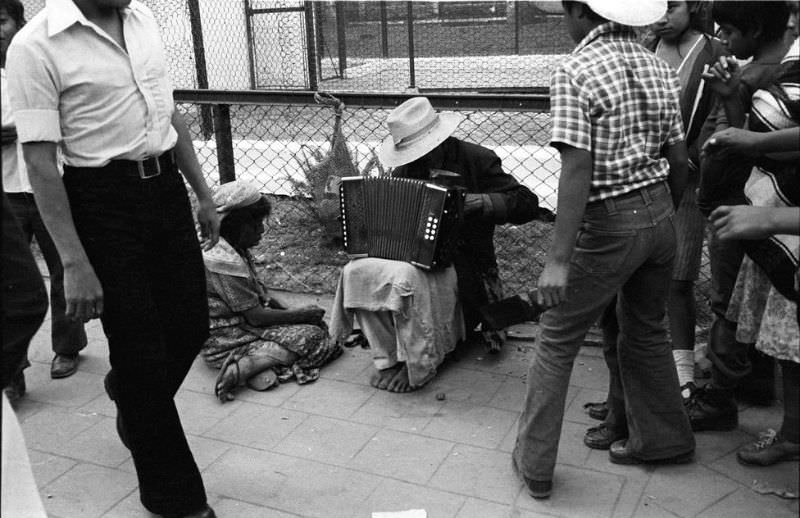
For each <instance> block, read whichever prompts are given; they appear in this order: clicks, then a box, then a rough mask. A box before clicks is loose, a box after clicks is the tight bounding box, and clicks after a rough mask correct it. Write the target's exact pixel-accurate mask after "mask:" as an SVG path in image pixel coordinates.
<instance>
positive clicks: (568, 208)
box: [537, 145, 592, 307]
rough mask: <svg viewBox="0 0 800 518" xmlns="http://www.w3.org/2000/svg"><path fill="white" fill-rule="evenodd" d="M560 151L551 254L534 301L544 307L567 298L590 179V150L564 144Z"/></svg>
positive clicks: (540, 277) (556, 303)
mask: <svg viewBox="0 0 800 518" xmlns="http://www.w3.org/2000/svg"><path fill="white" fill-rule="evenodd" d="M560 151H561V176H560V178H559V180H558V216H557V217H556V225H555V232H554V233H553V242H552V244H551V245H550V253H549V254H548V255H547V261H546V262H545V266H544V269H543V270H542V274H541V275H540V276H539V282H538V296H537V302H538V303H539V304H540V305H542V306H544V307H553V306H557V305H558V304H559V303H561V302H562V301H563V300H565V299H566V296H567V274H568V273H569V263H570V259H571V258H572V252H573V250H574V249H575V238H576V237H577V235H578V230H579V229H580V226H581V221H582V220H583V213H584V210H585V208H586V200H588V199H589V187H590V185H591V182H592V155H591V152H589V151H586V150H583V149H578V148H575V147H572V146H564V145H562V146H561V148H560Z"/></svg>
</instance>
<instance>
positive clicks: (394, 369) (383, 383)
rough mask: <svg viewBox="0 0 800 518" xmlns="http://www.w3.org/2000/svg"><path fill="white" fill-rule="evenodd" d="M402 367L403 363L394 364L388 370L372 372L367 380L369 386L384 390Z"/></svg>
mask: <svg viewBox="0 0 800 518" xmlns="http://www.w3.org/2000/svg"><path fill="white" fill-rule="evenodd" d="M404 366H405V364H403V363H396V364H394V365H392V366H391V367H389V368H388V369H380V370H378V369H375V372H373V373H372V376H370V378H369V384H370V385H372V386H373V387H375V388H378V389H381V390H386V388H387V387H388V386H389V383H390V382H391V381H392V379H393V378H394V376H395V374H397V373H398V371H400V369H401V368H402V367H404Z"/></svg>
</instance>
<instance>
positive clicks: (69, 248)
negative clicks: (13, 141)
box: [22, 142, 88, 268]
mask: <svg viewBox="0 0 800 518" xmlns="http://www.w3.org/2000/svg"><path fill="white" fill-rule="evenodd" d="M22 149H23V154H24V157H25V163H26V164H27V166H28V175H29V177H30V182H31V187H33V192H34V198H35V199H36V205H37V207H38V209H39V214H40V215H41V217H42V221H43V222H44V224H45V226H46V227H47V232H48V233H49V234H50V237H51V238H52V239H53V242H54V243H55V245H56V248H57V249H58V254H59V256H60V257H61V263H62V264H63V265H64V267H65V268H67V267H70V266H73V265H75V264H80V263H84V262H88V258H87V256H86V252H85V250H84V249H83V245H82V244H81V241H80V239H79V238H78V233H77V231H76V230H75V224H74V222H73V220H72V210H71V209H70V205H69V200H68V198H67V192H66V189H65V188H64V182H63V181H62V180H61V175H60V174H59V171H58V166H57V158H56V144H54V143H50V142H35V143H30V144H24V145H23V146H22Z"/></svg>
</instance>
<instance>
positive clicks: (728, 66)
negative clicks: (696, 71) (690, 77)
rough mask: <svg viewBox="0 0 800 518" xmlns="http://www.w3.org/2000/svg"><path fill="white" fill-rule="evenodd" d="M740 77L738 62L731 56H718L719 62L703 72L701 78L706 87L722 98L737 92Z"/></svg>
mask: <svg viewBox="0 0 800 518" xmlns="http://www.w3.org/2000/svg"><path fill="white" fill-rule="evenodd" d="M741 75H742V74H741V68H740V67H739V62H738V61H736V58H734V57H733V56H720V58H719V61H717V62H716V63H714V64H713V65H711V66H710V67H709V68H708V69H706V71H705V72H703V78H704V79H705V80H706V81H707V83H708V86H709V87H710V88H711V89H712V90H714V92H716V94H717V95H719V96H720V97H723V98H727V97H730V96H732V95H734V94H735V93H737V92H738V91H739V83H740V81H741Z"/></svg>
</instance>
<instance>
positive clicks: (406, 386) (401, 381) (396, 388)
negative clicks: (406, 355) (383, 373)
mask: <svg viewBox="0 0 800 518" xmlns="http://www.w3.org/2000/svg"><path fill="white" fill-rule="evenodd" d="M386 390H388V391H389V392H399V393H403V392H411V391H412V390H416V388H415V387H412V386H411V382H410V381H409V380H408V367H407V366H406V364H405V363H404V364H403V367H402V368H401V369H400V370H399V371H397V374H395V375H394V377H393V378H392V380H391V381H390V382H389V385H388V386H387V387H386Z"/></svg>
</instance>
